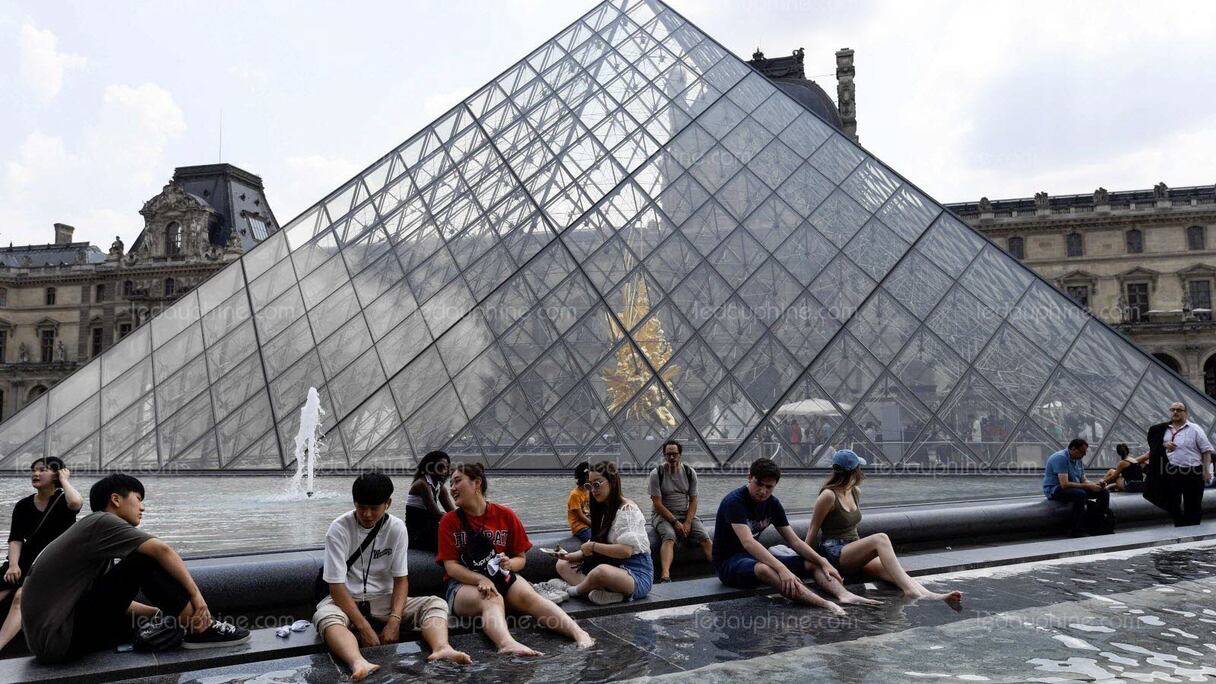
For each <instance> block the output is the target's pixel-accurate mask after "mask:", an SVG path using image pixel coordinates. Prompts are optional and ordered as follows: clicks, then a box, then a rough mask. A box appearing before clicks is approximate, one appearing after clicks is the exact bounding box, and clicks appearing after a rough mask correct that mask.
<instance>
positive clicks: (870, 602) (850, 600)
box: [836, 594, 882, 606]
mask: <svg viewBox="0 0 1216 684" xmlns="http://www.w3.org/2000/svg"><path fill="white" fill-rule="evenodd" d="M836 600H837V601H839V602H840V603H843V604H845V605H846V606H849V605H852V606H877V605H881V604H882V601H879V600H877V599H872V598H866V597H864V596H858V595H857V594H849V595H848V596H846V597H844V598H841V599H836Z"/></svg>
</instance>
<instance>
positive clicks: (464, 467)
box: [452, 463, 489, 496]
mask: <svg viewBox="0 0 1216 684" xmlns="http://www.w3.org/2000/svg"><path fill="white" fill-rule="evenodd" d="M457 470H459V471H460V472H461V473H462V474H463V475H464V476H465V477H467V478H469V479H470V480H480V481H481V487H480V489H481V495H482V496H485V495H486V490H487V489H489V482H487V481H486V467H485V466H483V465H482V464H480V463H457V464H456V465H454V466H452V471H453V472H455V471H457Z"/></svg>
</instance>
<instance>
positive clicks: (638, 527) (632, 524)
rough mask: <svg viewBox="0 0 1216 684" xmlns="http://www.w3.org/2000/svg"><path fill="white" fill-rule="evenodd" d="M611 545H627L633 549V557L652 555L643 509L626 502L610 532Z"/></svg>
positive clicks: (609, 540) (618, 511) (617, 513)
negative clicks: (645, 554) (640, 554)
mask: <svg viewBox="0 0 1216 684" xmlns="http://www.w3.org/2000/svg"><path fill="white" fill-rule="evenodd" d="M608 543H609V544H626V545H628V546H630V547H632V548H633V555H635V556H636V555H637V554H639V553H650V537H649V536H647V534H646V518H644V517H642V509H640V508H638V505H637V504H635V503H634V502H632V501H629V500H626V501H625V503H624V504H622V505H621V507H620V509H618V510H617V512H616V518H614V519H613V521H612V529H610V530H608Z"/></svg>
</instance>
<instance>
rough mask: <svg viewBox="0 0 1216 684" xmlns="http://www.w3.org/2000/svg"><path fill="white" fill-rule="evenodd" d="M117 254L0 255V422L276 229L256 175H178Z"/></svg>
mask: <svg viewBox="0 0 1216 684" xmlns="http://www.w3.org/2000/svg"><path fill="white" fill-rule="evenodd" d="M139 213H140V215H142V216H143V221H144V226H143V229H142V230H141V231H140V233H139V235H138V236H137V237H136V239H135V241H134V242H133V243H132V245H131V248H130V249H129V250H128V249H125V247H124V245H123V241H122V240H121V239H120V238H118V237H115V240H114V243H113V244H112V245H110V249H109V251H108V252H103V251H101V250H100V249H99V248H97V247H95V246H93V245H91V244H89V243H88V242H73V241H72V234H73V231H74V228H73V227H72V226H68V225H64V224H61V223H57V224H55V242H54V243H52V244H46V245H21V246H12V245H9V246H8V247H7V248H0V418H7V417H8V416H9V415H11V414H12V413H14V412H15V411H16V410H18V409H20V408H21V407H22V406H24V405H25V404H26V403H28V402H29V401H30V400H32V399H34V398H36V397H37V396H39V395H41V394H42V393H44V392H46V391H47V390H48V389H50V387H51V386H52V385H54V384H55V383H57V382H58V381H59V380H61V379H63V378H64V377H66V376H67V375H68V374H69V373H71V372H72V371H74V370H76V368H78V367H80V366H81V365H83V364H84V363H85V362H87V361H88V360H90V359H92V358H93V357H95V356H97V355H98V354H100V353H101V352H102V351H104V350H105V349H107V348H109V347H110V345H111V344H113V343H114V342H115V341H116V340H118V339H121V338H122V337H124V336H125V335H127V334H128V333H130V332H131V331H132V330H134V329H135V328H136V327H138V326H139V325H140V324H141V323H143V322H144V321H146V320H147V319H148V318H149V317H151V316H153V315H155V314H156V313H157V312H159V311H160V310H161V309H163V308H165V307H166V306H168V305H169V304H170V303H171V302H173V301H174V300H176V299H177V298H178V297H180V296H181V295H182V294H183V293H185V292H187V291H189V290H191V289H192V288H194V287H196V286H197V285H198V284H199V283H201V282H202V281H203V280H205V279H206V278H207V277H208V276H210V275H211V274H212V273H214V272H215V271H217V270H219V269H220V268H221V267H223V266H224V265H225V264H227V263H229V262H231V261H232V260H234V259H236V258H237V257H239V256H240V255H241V254H242V253H244V252H245V251H246V250H248V249H251V248H252V247H253V246H254V245H256V244H257V243H258V242H261V241H262V240H263V239H265V238H266V237H267V236H268V235H269V234H271V233H273V232H274V231H277V230H278V229H279V225H278V222H277V221H276V220H275V217H274V213H273V212H272V211H271V209H270V204H269V203H268V202H267V200H266V197H265V195H264V193H263V189H262V180H261V179H260V178H258V177H257V176H255V175H253V174H251V173H248V172H246V171H243V170H241V169H238V168H236V167H234V166H231V165H228V164H212V165H206V166H187V167H181V168H178V169H177V170H176V171H174V174H173V179H172V180H171V181H170V182H169V183H168V184H167V185H165V187H164V188H163V189H162V190H161V191H160V193H159V194H157V195H156V196H155V197H153V198H151V199H150V200H148V201H147V202H146V203H145V204H144V206H143V208H142V209H140V212H139Z"/></svg>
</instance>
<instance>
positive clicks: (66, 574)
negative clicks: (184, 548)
mask: <svg viewBox="0 0 1216 684" xmlns="http://www.w3.org/2000/svg"><path fill="white" fill-rule="evenodd" d="M143 501H144V486H143V484H142V483H141V482H140V481H139V480H137V479H135V478H134V477H131V476H130V475H125V474H122V473H114V474H111V475H107V476H105V477H103V478H101V479H100V480H98V481H97V482H96V483H94V484H93V487H92V488H91V489H90V490H89V507H90V508H92V509H93V513H92V514H90V515H88V516H85V517H84V518H83V519H81V520H80V521H79V522H77V523H76V524H74V525H72V526H71V527H69V528H68V529H67V531H66V532H64V533H63V534H62V535H60V537H59V538H58V539H56V540H55V541H53V542H51V543H50V544H49V545H47V547H46V548H45V549H43V551H42V553H41V554H40V555H39V556H38V560H37V562H36V563H35V564H34V566H33V567H32V568H31V569H30V574H29V577H28V578H27V579H26V581H25V586H23V587H22V588H21V590H20V592H19V594H18V595H19V596H20V597H21V598H20V601H21V606H22V620H21V621H22V627H23V629H24V630H25V640H26V643H27V644H28V645H29V648H30V651H32V652H33V654H34V656H35V657H36V658H37V659H38V660H40V661H42V662H48V663H55V662H63V661H67V660H71V659H74V658H77V657H79V656H81V655H84V654H86V653H88V652H90V651H95V650H101V649H107V648H113V647H115V646H117V645H119V644H123V643H129V642H130V641H131V638H132V636H133V634H134V630H135V627H136V626H137V625H138V624H139V622H137V620H138V619H139V618H145V619H152V618H155V617H157V616H158V615H160V616H163V617H164V618H165V619H166V620H168V621H170V622H173V621H174V620H175V624H176V625H178V626H180V627H182V628H184V629H186V630H187V631H188V633H187V634H186V635H185V639H184V641H183V643H182V646H183V647H185V648H211V647H217V646H231V645H234V644H240V643H244V642H246V641H248V640H249V631H248V630H245V629H241V628H239V627H236V626H234V625H232V624H229V623H226V622H219V621H217V620H213V619H212V618H211V611H210V610H209V609H208V607H207V602H206V600H205V599H204V598H203V595H202V593H201V592H200V591H199V589H198V586H197V585H196V584H195V583H194V579H193V578H191V577H190V571H189V570H187V569H186V565H185V563H183V562H182V559H181V557H180V556H178V555H177V553H176V552H175V551H174V550H173V549H172V548H170V547H169V545H168V544H165V543H164V542H163V541H161V540H159V539H157V538H155V537H153V536H152V535H150V534H148V533H147V532H144V531H143V530H140V529H139V527H138V525H139V523H140V520H141V519H142V518H143V511H144V503H143ZM115 560H118V561H119V562H117V563H115V562H114V561H115ZM140 592H142V593H143V595H144V596H146V597H147V598H148V599H149V600H150V601H151V602H152V604H153V605H145V604H142V603H137V602H135V596H136V594H138V593H140Z"/></svg>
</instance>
